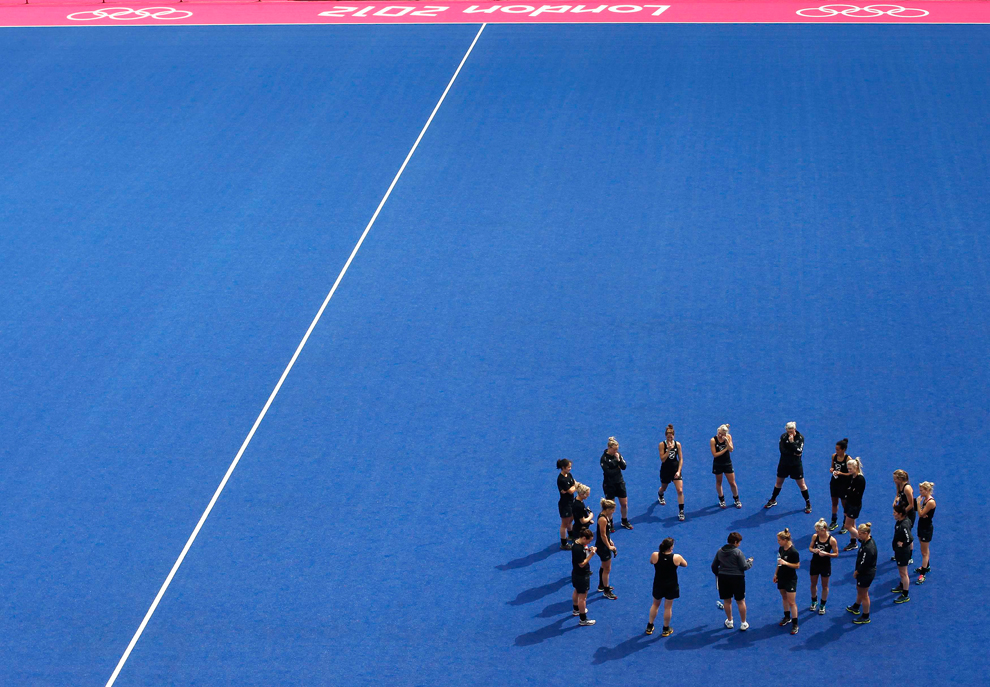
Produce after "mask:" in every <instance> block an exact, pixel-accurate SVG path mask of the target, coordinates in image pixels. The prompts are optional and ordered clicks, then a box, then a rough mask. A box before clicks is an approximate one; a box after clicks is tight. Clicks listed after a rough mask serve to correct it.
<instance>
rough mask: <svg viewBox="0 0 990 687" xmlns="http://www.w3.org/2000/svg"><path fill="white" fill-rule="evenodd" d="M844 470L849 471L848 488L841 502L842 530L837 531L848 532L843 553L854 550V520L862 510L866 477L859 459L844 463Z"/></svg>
mask: <svg viewBox="0 0 990 687" xmlns="http://www.w3.org/2000/svg"><path fill="white" fill-rule="evenodd" d="M846 469H847V470H848V471H849V486H848V487H847V488H846V497H845V498H844V499H843V500H842V511H843V517H844V518H845V519H844V521H843V525H842V529H841V530H840V531H839V532H840V534H841V533H842V532H845V531H848V532H849V543H848V544H846V548H844V549H842V550H843V551H852V550H853V549H855V548H856V542H857V537H856V518H858V517H859V513H860V511H861V510H862V509H863V494H864V493H865V492H866V477H865V476H864V475H863V461H862V459H861V458H850V459H849V460H847V461H846Z"/></svg>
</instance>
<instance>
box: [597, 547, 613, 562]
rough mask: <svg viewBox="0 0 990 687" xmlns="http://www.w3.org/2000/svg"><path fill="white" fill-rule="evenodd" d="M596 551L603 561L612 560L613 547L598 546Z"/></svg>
mask: <svg viewBox="0 0 990 687" xmlns="http://www.w3.org/2000/svg"><path fill="white" fill-rule="evenodd" d="M595 553H597V554H598V557H599V558H601V559H602V560H603V561H610V560H612V549H610V548H608V547H607V546H599V547H597V550H596V551H595Z"/></svg>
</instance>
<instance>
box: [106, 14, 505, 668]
mask: <svg viewBox="0 0 990 687" xmlns="http://www.w3.org/2000/svg"><path fill="white" fill-rule="evenodd" d="M486 26H487V24H482V25H481V28H480V29H478V33H477V34H475V36H474V40H473V41H471V45H470V46H469V47H468V49H467V52H466V53H464V57H462V58H461V63H460V64H459V65H457V69H456V70H454V75H453V76H452V77H450V82H448V83H447V88H445V89H444V91H443V95H441V96H440V100H438V101H437V104H436V106H435V107H434V108H433V112H431V113H430V118H429V119H427V120H426V124H425V125H423V130H422V131H420V132H419V136H417V137H416V142H415V143H413V146H412V148H410V149H409V154H408V155H406V159H405V160H403V162H402V166H401V167H399V171H398V172H396V174H395V178H393V179H392V183H391V184H389V187H388V191H386V192H385V195H384V196H383V197H382V200H381V202H380V203H378V207H377V208H376V209H375V214H373V215H372V216H371V220H370V221H369V222H368V226H366V227H365V228H364V232H363V233H362V234H361V238H360V239H358V242H357V244H355V246H354V250H352V251H351V255H350V257H348V258H347V262H345V263H344V268H343V269H342V270H340V274H338V275H337V280H336V281H335V282H334V283H333V288H331V289H330V293H328V294H327V297H326V298H325V299H324V300H323V305H321V306H320V309H319V310H318V311H317V313H316V317H314V318H313V321H312V322H311V323H310V324H309V329H307V330H306V335H305V336H303V338H302V341H300V342H299V345H298V346H296V352H295V353H293V354H292V359H291V360H289V364H288V365H286V366H285V370H284V371H283V372H282V376H281V377H279V380H278V384H276V385H275V388H274V389H273V390H272V393H271V395H270V396H269V397H268V400H267V401H266V402H265V407H264V408H262V409H261V412H260V413H259V414H258V418H257V419H256V420H255V421H254V425H252V426H251V431H250V432H248V435H247V437H246V438H245V439H244V443H243V444H241V448H240V450H238V451H237V455H236V456H234V461H233V462H232V463H231V464H230V467H229V468H227V472H226V474H225V475H224V476H223V479H222V480H220V486H218V487H217V490H216V491H215V492H214V493H213V498H211V499H210V503H209V505H207V506H206V510H204V511H203V514H202V515H201V516H200V518H199V522H197V523H196V527H195V528H193V531H192V534H190V535H189V539H188V540H187V541H186V545H185V546H183V547H182V553H180V554H179V557H178V558H177V559H176V560H175V563H174V564H173V565H172V569H171V570H170V571H169V573H168V576H167V577H166V578H165V582H164V583H163V584H162V587H161V589H159V590H158V594H156V595H155V600H154V601H153V602H152V603H151V607H150V608H149V609H148V612H147V613H145V614H144V619H143V620H142V621H141V624H140V625H138V629H137V632H135V633H134V636H133V637H131V641H130V642H129V643H128V644H127V649H126V650H125V651H124V655H123V656H121V657H120V660H119V661H118V662H117V667H116V668H114V670H113V674H112V675H111V676H110V679H109V680H107V684H106V687H111V686H112V685H113V683H114V682H116V680H117V676H118V675H120V671H121V669H122V668H123V667H124V664H125V663H127V659H128V658H129V657H130V655H131V652H132V651H133V650H134V646H135V645H136V644H137V642H138V640H139V639H140V638H141V634H142V633H143V632H144V628H145V627H147V626H148V621H149V620H151V616H152V615H154V613H155V609H157V608H158V604H159V603H161V600H162V597H163V596H165V592H166V591H167V590H168V587H169V585H170V584H172V579H173V578H174V577H175V573H176V572H178V570H179V566H181V565H182V561H184V560H185V558H186V554H187V553H189V547H191V546H192V545H193V542H194V541H196V537H197V536H198V535H199V531H200V530H201V529H202V528H203V523H205V522H206V519H207V518H208V517H209V516H210V512H211V511H212V510H213V506H214V505H216V502H217V499H219V498H220V494H221V493H222V492H223V489H224V487H225V486H227V481H228V480H229V479H230V476H231V475H232V474H233V473H234V469H235V468H236V467H237V464H238V463H239V462H240V460H241V456H243V455H244V451H245V450H246V449H247V447H248V444H250V443H251V439H252V438H254V433H255V432H256V431H257V430H258V426H259V425H260V424H261V421H262V420H264V419H265V415H266V414H267V413H268V409H269V408H270V407H271V405H272V402H273V401H274V400H275V397H276V396H278V392H279V390H280V389H281V388H282V384H283V383H284V382H285V378H286V377H288V376H289V372H290V371H291V370H292V366H293V365H295V364H296V360H297V359H298V358H299V354H300V353H301V352H302V349H303V347H304V346H305V345H306V342H307V341H309V336H310V334H312V333H313V329H314V328H315V327H316V323H317V322H319V321H320V317H322V316H323V311H324V310H326V308H327V305H328V304H329V303H330V299H331V298H333V294H334V293H335V292H336V291H337V287H338V286H340V281H341V280H342V279H343V278H344V275H345V274H346V273H347V269H348V268H349V267H350V266H351V262H352V261H353V260H354V256H355V255H357V252H358V250H360V248H361V244H362V243H364V239H365V238H366V237H367V236H368V232H369V231H371V227H372V226H373V225H374V224H375V220H377V219H378V215H379V213H381V211H382V207H384V205H385V202H386V201H387V200H388V198H389V196H390V195H392V189H394V188H395V184H396V183H397V182H398V181H399V177H400V176H402V172H403V171H405V169H406V165H408V164H409V160H410V159H411V158H412V156H413V153H415V152H416V148H417V147H419V142H420V141H422V140H423V136H424V135H425V134H426V130H427V129H429V128H430V124H431V123H432V122H433V118H434V117H435V116H436V114H437V111H438V110H439V109H440V106H441V105H442V104H443V101H444V99H445V98H446V97H447V93H449V92H450V88H451V87H452V86H453V85H454V81H455V80H456V79H457V75H458V74H460V72H461V67H463V66H464V63H465V62H467V58H468V57H469V56H470V55H471V51H472V50H474V46H475V44H476V43H477V42H478V39H479V38H481V32H482V31H484V30H485V27H486Z"/></svg>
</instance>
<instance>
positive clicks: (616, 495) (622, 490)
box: [602, 482, 626, 500]
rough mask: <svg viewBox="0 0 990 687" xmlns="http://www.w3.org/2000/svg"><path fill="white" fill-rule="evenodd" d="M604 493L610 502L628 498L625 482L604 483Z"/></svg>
mask: <svg viewBox="0 0 990 687" xmlns="http://www.w3.org/2000/svg"><path fill="white" fill-rule="evenodd" d="M602 492H604V494H605V498H607V499H609V500H614V499H624V498H626V483H625V482H616V483H614V484H613V483H610V482H602Z"/></svg>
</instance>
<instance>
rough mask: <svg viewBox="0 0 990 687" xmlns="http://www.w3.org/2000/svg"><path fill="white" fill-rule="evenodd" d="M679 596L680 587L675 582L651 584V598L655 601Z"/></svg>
mask: <svg viewBox="0 0 990 687" xmlns="http://www.w3.org/2000/svg"><path fill="white" fill-rule="evenodd" d="M680 597H681V588H680V587H679V586H678V585H676V584H655V585H653V598H654V599H656V600H657V601H659V600H660V599H679V598H680Z"/></svg>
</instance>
